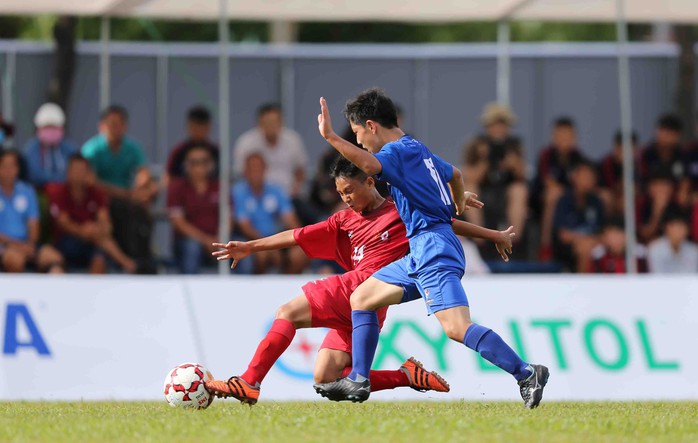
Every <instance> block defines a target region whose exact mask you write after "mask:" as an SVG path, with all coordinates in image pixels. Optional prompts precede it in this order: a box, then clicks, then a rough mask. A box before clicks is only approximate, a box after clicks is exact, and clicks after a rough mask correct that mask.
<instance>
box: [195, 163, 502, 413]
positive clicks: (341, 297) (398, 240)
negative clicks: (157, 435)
mask: <svg viewBox="0 0 698 443" xmlns="http://www.w3.org/2000/svg"><path fill="white" fill-rule="evenodd" d="M332 177H333V178H334V179H335V183H336V186H337V191H338V192H339V194H340V195H341V197H342V200H343V201H344V202H345V203H346V204H347V206H349V208H348V209H345V210H343V211H339V212H338V213H336V214H334V215H332V216H330V217H329V218H328V219H327V220H326V221H324V222H320V223H317V224H314V225H310V226H306V227H303V228H300V229H295V230H289V231H284V232H281V233H279V234H276V235H272V236H270V237H266V238H262V239H258V240H253V241H249V242H228V243H227V244H220V243H216V244H214V246H216V247H218V248H220V250H219V251H216V252H214V253H213V255H214V256H217V258H218V260H228V259H233V264H232V267H235V266H236V265H237V262H238V261H239V260H241V259H243V258H244V257H247V256H249V255H250V254H252V253H254V252H258V251H268V250H275V249H281V248H288V247H291V246H295V245H299V246H300V247H301V248H302V249H303V251H304V252H305V253H306V254H307V255H308V256H309V257H312V258H319V259H326V260H334V261H336V262H337V263H338V264H339V265H341V266H342V267H343V268H344V269H346V270H347V272H346V273H344V274H341V275H334V276H330V277H327V278H324V279H321V280H315V281H311V282H309V283H307V284H306V285H304V286H303V288H302V289H303V295H301V296H299V297H296V298H294V299H293V300H291V301H290V302H288V303H286V304H284V305H283V306H281V307H280V308H279V310H278V311H277V312H276V319H275V320H274V322H273V324H272V326H271V329H270V330H269V332H268V333H267V335H266V337H264V339H263V340H262V341H261V343H260V344H259V346H258V347H257V351H256V352H255V355H254V357H253V358H252V361H251V362H250V364H249V366H248V368H247V371H246V372H244V373H243V374H242V375H240V376H233V377H231V378H230V379H228V380H227V381H225V380H214V381H210V382H206V383H205V386H206V389H207V390H208V391H209V392H211V393H212V394H214V395H216V396H218V397H235V398H236V399H238V400H240V401H241V402H243V403H247V404H255V403H256V402H257V400H258V398H259V393H260V385H261V383H262V380H263V379H264V377H265V376H266V375H267V373H268V372H269V370H270V369H271V367H272V366H273V365H274V363H275V362H276V360H277V359H278V358H279V357H280V356H281V354H282V353H283V352H284V351H285V350H286V349H287V348H288V346H289V345H290V344H291V341H292V340H293V337H294V335H295V333H296V329H300V328H315V327H326V328H330V331H329V332H328V333H327V335H326V337H325V339H324V341H323V343H322V345H321V346H320V351H319V352H318V357H317V360H316V362H315V370H314V378H315V382H316V383H319V382H327V381H332V380H335V379H337V378H339V377H341V376H343V375H346V374H345V369H347V371H346V372H347V373H348V370H349V368H348V367H350V366H351V362H352V360H351V332H352V322H351V305H350V303H349V297H350V296H351V293H352V292H353V291H354V289H356V288H357V287H358V286H359V285H360V284H361V283H362V282H363V281H364V280H366V279H367V278H368V277H370V276H371V274H373V273H374V272H375V271H377V270H378V269H380V268H381V267H383V266H385V265H386V264H388V263H391V262H392V261H394V260H397V259H399V258H402V257H404V256H405V255H406V254H407V250H408V241H407V237H406V230H405V225H404V224H403V223H402V221H401V219H400V216H399V214H398V212H397V209H396V208H395V204H394V203H393V202H392V201H391V200H386V199H384V198H383V197H381V196H380V194H379V193H378V191H377V190H376V188H375V180H374V179H373V178H372V177H368V176H367V175H366V174H365V173H363V172H362V171H361V170H360V169H358V168H357V167H356V166H354V165H353V164H351V163H350V162H349V161H348V160H346V159H344V158H341V159H340V160H339V161H338V162H337V163H336V164H335V166H334V167H333V171H332ZM468 202H469V205H470V206H471V207H476V208H478V207H482V203H481V202H479V201H478V200H477V198H476V196H474V195H472V194H471V196H470V198H469V199H468ZM453 226H454V231H455V232H456V233H458V234H461V235H467V236H473V237H480V238H485V239H489V240H492V241H494V242H495V245H496V246H497V249H498V250H499V251H500V254H502V257H503V258H504V259H505V260H506V259H507V256H506V254H507V252H510V250H511V237H512V236H513V233H512V232H511V229H512V228H509V230H507V231H501V232H500V231H493V230H490V229H485V228H481V227H479V226H475V225H472V224H470V223H466V222H460V221H455V222H454V225H453ZM405 296H406V297H410V296H414V294H405ZM386 311H387V309H381V310H379V311H378V320H379V325H381V326H382V324H383V322H384V320H385V315H386ZM370 380H371V389H372V391H377V390H383V389H393V388H396V387H400V386H406V387H411V388H413V389H416V390H419V391H428V390H434V391H439V392H448V390H449V386H448V384H447V383H446V382H445V380H443V379H442V378H441V377H440V376H439V375H438V374H436V373H435V372H429V371H427V370H426V369H424V368H423V367H422V365H421V363H419V362H418V361H417V360H415V359H414V358H410V359H408V360H407V361H406V362H405V363H404V364H403V365H402V366H401V367H400V368H399V369H398V370H394V371H371V373H370Z"/></svg>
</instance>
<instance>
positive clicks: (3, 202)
mask: <svg viewBox="0 0 698 443" xmlns="http://www.w3.org/2000/svg"><path fill="white" fill-rule="evenodd" d="M38 219H39V203H38V200H37V198H36V192H35V191H34V188H32V187H31V186H30V185H28V184H26V183H24V182H21V181H17V182H15V186H14V189H13V191H12V194H9V195H8V194H6V193H5V192H0V234H2V235H4V236H7V237H10V238H12V239H14V240H17V241H21V242H26V241H27V240H29V228H28V226H29V222H30V221H37V220H38Z"/></svg>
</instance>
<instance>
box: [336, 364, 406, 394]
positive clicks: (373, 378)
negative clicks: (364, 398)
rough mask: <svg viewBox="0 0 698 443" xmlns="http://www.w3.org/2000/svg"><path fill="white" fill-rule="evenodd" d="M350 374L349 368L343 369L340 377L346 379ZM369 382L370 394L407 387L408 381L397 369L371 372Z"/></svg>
mask: <svg viewBox="0 0 698 443" xmlns="http://www.w3.org/2000/svg"><path fill="white" fill-rule="evenodd" d="M350 372H351V368H344V371H342V377H346V376H347V375H349V373H350ZM369 381H370V382H371V392H376V391H383V390H385V389H395V388H399V387H401V386H409V385H410V380H409V378H408V377H407V374H405V373H404V372H402V371H401V370H399V369H397V370H395V371H371V375H369Z"/></svg>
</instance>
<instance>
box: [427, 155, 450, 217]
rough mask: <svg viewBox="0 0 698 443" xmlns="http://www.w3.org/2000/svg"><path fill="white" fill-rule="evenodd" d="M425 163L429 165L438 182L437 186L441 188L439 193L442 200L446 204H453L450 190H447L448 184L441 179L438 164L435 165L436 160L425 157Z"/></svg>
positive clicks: (428, 167) (433, 176)
mask: <svg viewBox="0 0 698 443" xmlns="http://www.w3.org/2000/svg"><path fill="white" fill-rule="evenodd" d="M424 164H425V165H427V169H429V173H430V174H431V178H433V179H434V181H435V182H436V186H437V187H438V188H439V194H440V195H441V201H442V202H443V203H444V204H445V205H446V206H450V205H451V195H450V192H448V191H447V190H446V186H445V185H444V182H443V181H442V180H441V177H440V176H439V173H438V172H437V171H436V166H434V160H432V159H431V158H425V159H424Z"/></svg>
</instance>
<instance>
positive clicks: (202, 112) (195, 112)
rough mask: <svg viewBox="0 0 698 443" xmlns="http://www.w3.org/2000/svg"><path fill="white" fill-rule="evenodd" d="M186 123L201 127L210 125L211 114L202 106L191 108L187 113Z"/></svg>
mask: <svg viewBox="0 0 698 443" xmlns="http://www.w3.org/2000/svg"><path fill="white" fill-rule="evenodd" d="M187 121H189V122H192V123H199V124H202V125H203V124H208V123H211V112H210V111H209V110H208V109H207V108H206V107H204V106H201V105H197V106H193V107H191V108H189V111H187Z"/></svg>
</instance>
